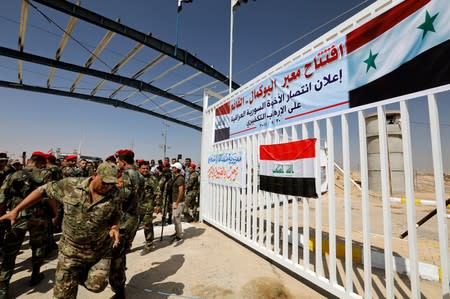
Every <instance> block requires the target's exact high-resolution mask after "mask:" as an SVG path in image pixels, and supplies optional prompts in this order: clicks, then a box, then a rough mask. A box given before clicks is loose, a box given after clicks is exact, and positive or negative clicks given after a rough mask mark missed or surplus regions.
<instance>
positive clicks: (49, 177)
mask: <svg viewBox="0 0 450 299" xmlns="http://www.w3.org/2000/svg"><path fill="white" fill-rule="evenodd" d="M42 177H43V178H44V181H45V182H53V181H59V180H61V179H62V178H63V174H62V171H61V168H59V167H58V166H57V165H51V166H49V167H47V168H45V169H43V170H42ZM56 206H57V213H56V215H54V213H55V212H54V211H53V210H52V209H51V207H50V206H49V205H48V203H46V204H45V207H46V210H47V213H46V214H47V221H48V230H47V243H46V245H45V247H46V254H49V253H51V252H52V251H53V250H55V249H57V248H58V247H57V245H56V242H55V239H54V236H53V234H54V233H55V232H60V231H61V224H62V219H63V213H64V211H63V206H62V204H60V203H59V202H57V204H56ZM53 218H55V223H53V221H52V219H53Z"/></svg>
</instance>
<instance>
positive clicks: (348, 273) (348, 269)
mask: <svg viewBox="0 0 450 299" xmlns="http://www.w3.org/2000/svg"><path fill="white" fill-rule="evenodd" d="M341 130H342V158H343V169H344V218H345V219H344V229H345V289H346V292H347V293H348V294H350V293H352V292H353V281H352V274H353V268H352V263H353V258H352V247H353V246H352V245H353V244H352V243H353V242H352V199H351V195H350V193H351V188H352V186H351V184H350V138H349V135H348V119H347V114H343V115H341Z"/></svg>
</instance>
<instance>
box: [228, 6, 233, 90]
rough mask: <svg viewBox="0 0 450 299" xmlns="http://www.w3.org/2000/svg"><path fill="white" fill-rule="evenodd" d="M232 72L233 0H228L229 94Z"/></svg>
mask: <svg viewBox="0 0 450 299" xmlns="http://www.w3.org/2000/svg"><path fill="white" fill-rule="evenodd" d="M232 74H233V1H230V74H229V80H230V82H229V83H230V87H229V90H228V94H231V84H232V82H233V80H232Z"/></svg>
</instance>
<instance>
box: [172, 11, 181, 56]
mask: <svg viewBox="0 0 450 299" xmlns="http://www.w3.org/2000/svg"><path fill="white" fill-rule="evenodd" d="M179 15H180V11H179V10H178V11H177V24H176V28H175V35H176V37H175V49H174V52H173V55H177V49H178V23H179Z"/></svg>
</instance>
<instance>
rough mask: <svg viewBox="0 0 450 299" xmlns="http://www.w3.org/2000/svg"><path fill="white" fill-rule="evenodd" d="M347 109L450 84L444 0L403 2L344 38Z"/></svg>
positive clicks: (448, 12)
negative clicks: (348, 102)
mask: <svg viewBox="0 0 450 299" xmlns="http://www.w3.org/2000/svg"><path fill="white" fill-rule="evenodd" d="M346 46H347V55H348V56H347V57H348V73H349V89H350V107H356V106H360V105H364V104H368V103H372V102H376V101H380V100H384V99H389V98H392V97H396V96H400V95H405V94H409V93H413V92H417V91H420V90H426V89H429V88H433V87H438V86H441V85H445V84H449V83H450V54H449V53H450V5H449V1H448V0H405V1H403V2H402V3H400V4H398V5H397V6H395V7H393V8H392V9H390V10H388V11H387V12H385V13H383V14H381V15H380V16H378V17H375V18H374V19H372V20H370V21H369V22H368V23H366V24H364V25H362V26H361V27H359V28H357V29H355V30H354V31H352V32H350V33H349V34H348V35H347V36H346Z"/></svg>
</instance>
